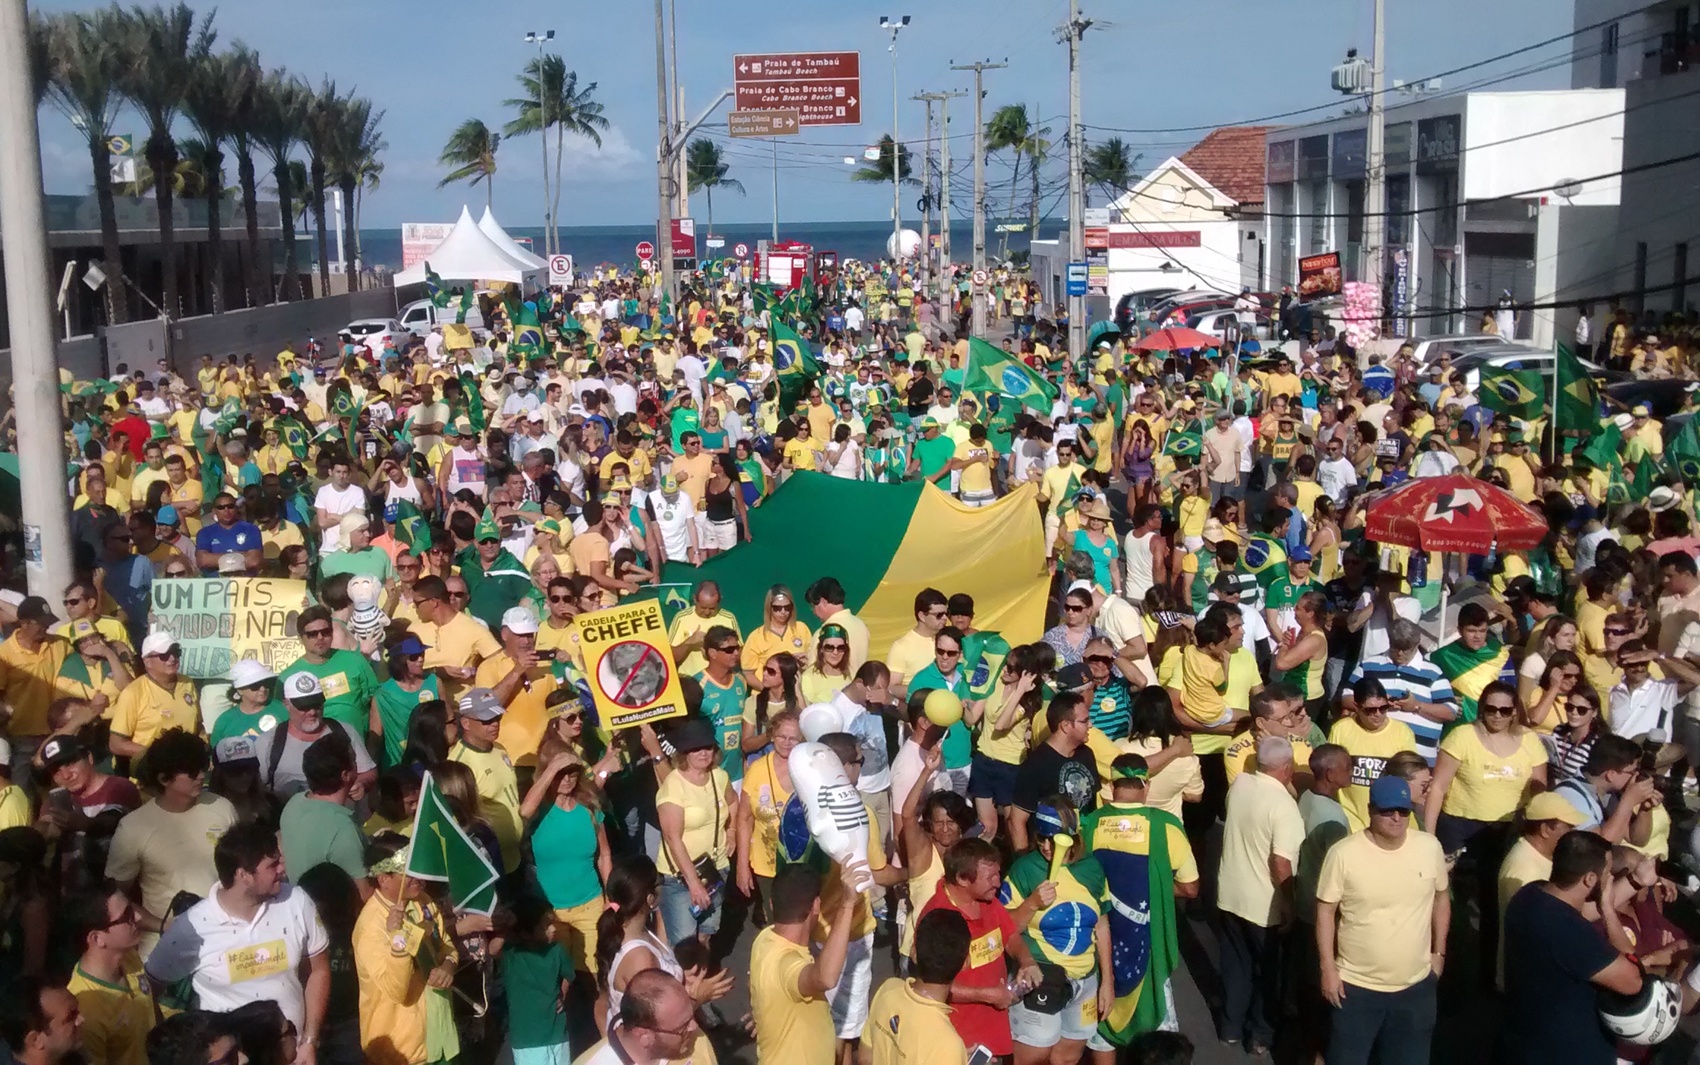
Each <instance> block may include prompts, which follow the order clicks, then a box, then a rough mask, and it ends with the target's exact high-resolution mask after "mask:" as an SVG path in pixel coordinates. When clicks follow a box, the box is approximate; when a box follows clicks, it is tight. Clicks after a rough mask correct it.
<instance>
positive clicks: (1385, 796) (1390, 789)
mask: <svg viewBox="0 0 1700 1065" xmlns="http://www.w3.org/2000/svg"><path fill="white" fill-rule="evenodd" d="M1369 805H1370V808H1371V809H1373V810H1409V809H1411V785H1410V784H1408V783H1406V782H1405V779H1404V778H1403V777H1390V776H1381V777H1377V778H1376V780H1375V783H1373V784H1371V785H1370V786H1369ZM1566 805H1569V804H1568V803H1566Z"/></svg>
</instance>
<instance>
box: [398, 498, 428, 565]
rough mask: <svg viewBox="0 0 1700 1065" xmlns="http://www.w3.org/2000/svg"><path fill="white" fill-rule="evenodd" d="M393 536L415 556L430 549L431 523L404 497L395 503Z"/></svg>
mask: <svg viewBox="0 0 1700 1065" xmlns="http://www.w3.org/2000/svg"><path fill="white" fill-rule="evenodd" d="M395 538H396V539H397V540H400V541H401V542H402V545H403V546H405V547H406V548H407V553H408V554H410V555H412V556H413V557H415V558H418V557H419V556H421V555H423V554H424V553H425V552H427V551H429V550H430V549H431V523H430V522H428V521H426V520H425V515H423V514H421V513H419V508H418V507H416V506H414V505H413V504H412V503H411V502H409V501H408V500H405V499H403V500H401V501H400V502H398V503H397V504H396V511H395Z"/></svg>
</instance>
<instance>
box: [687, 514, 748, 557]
mask: <svg viewBox="0 0 1700 1065" xmlns="http://www.w3.org/2000/svg"><path fill="white" fill-rule="evenodd" d="M697 543H699V544H701V545H702V549H703V550H704V551H730V550H732V548H734V547H736V546H738V523H737V522H736V521H709V520H708V518H707V516H706V515H702V514H698V515H697Z"/></svg>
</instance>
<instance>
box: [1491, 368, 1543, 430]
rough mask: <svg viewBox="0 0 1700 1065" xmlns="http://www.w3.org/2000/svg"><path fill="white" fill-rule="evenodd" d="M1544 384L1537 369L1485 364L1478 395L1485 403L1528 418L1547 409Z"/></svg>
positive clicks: (1535, 416)
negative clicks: (1509, 368)
mask: <svg viewBox="0 0 1700 1065" xmlns="http://www.w3.org/2000/svg"><path fill="white" fill-rule="evenodd" d="M1545 387H1546V386H1545V385H1544V384H1542V382H1541V375H1540V373H1539V372H1537V371H1535V370H1508V369H1505V368H1503V367H1499V366H1484V367H1482V374H1481V389H1480V392H1479V395H1478V398H1479V399H1480V400H1481V404H1482V406H1484V407H1486V408H1488V409H1489V410H1496V411H1499V412H1501V413H1502V414H1508V415H1510V416H1511V417H1513V418H1520V419H1523V420H1524V421H1527V420H1529V419H1531V418H1538V417H1540V416H1541V412H1542V411H1544V410H1545V409H1546V399H1545V397H1544V395H1543V392H1544V391H1545Z"/></svg>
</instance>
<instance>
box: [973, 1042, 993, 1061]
mask: <svg viewBox="0 0 1700 1065" xmlns="http://www.w3.org/2000/svg"><path fill="white" fill-rule="evenodd" d="M996 1060H997V1055H996V1054H993V1053H992V1052H991V1051H990V1050H987V1049H986V1048H985V1047H983V1046H980V1045H979V1044H978V1043H976V1044H974V1049H972V1050H970V1051H969V1052H968V1065H992V1062H994V1061H996Z"/></svg>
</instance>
